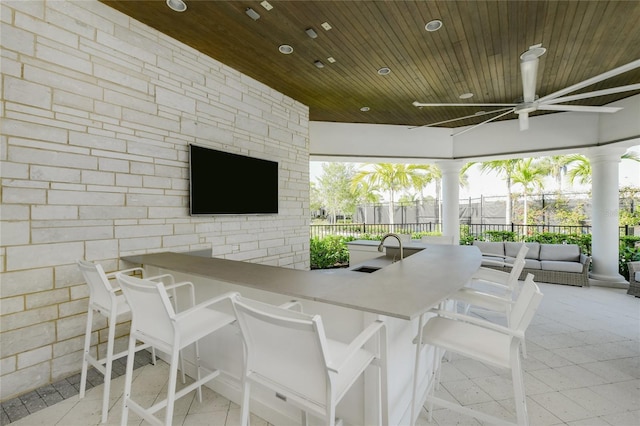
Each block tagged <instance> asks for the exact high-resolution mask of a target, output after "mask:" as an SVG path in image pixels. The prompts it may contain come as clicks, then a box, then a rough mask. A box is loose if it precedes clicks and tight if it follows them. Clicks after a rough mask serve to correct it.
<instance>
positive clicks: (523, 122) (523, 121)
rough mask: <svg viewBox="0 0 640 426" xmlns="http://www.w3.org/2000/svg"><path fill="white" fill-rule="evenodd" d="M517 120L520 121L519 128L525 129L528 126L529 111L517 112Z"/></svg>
mask: <svg viewBox="0 0 640 426" xmlns="http://www.w3.org/2000/svg"><path fill="white" fill-rule="evenodd" d="M518 122H519V123H520V130H521V131H522V130H527V129H528V128H529V113H528V112H521V113H520V114H518Z"/></svg>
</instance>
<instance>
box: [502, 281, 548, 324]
mask: <svg viewBox="0 0 640 426" xmlns="http://www.w3.org/2000/svg"><path fill="white" fill-rule="evenodd" d="M541 301H542V293H541V292H540V289H539V288H538V285H537V284H536V283H535V282H534V281H533V274H527V277H526V278H525V280H524V284H523V285H522V289H521V290H520V294H519V296H518V299H517V300H516V303H515V304H514V305H513V308H511V313H510V319H509V324H510V327H511V328H512V329H514V330H517V331H520V332H522V333H524V332H525V330H526V329H527V327H529V324H530V323H531V320H532V319H533V316H534V315H535V313H536V310H537V309H538V306H539V305H540V302H541Z"/></svg>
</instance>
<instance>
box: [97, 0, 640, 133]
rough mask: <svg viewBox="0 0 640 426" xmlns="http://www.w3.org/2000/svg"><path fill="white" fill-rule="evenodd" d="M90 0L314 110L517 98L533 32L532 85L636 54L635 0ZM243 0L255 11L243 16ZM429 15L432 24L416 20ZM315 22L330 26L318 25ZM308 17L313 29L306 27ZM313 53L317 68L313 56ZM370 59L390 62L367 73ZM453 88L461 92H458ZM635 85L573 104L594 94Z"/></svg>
mask: <svg viewBox="0 0 640 426" xmlns="http://www.w3.org/2000/svg"><path fill="white" fill-rule="evenodd" d="M101 1H102V2H103V3H105V4H107V5H109V6H111V7H113V8H115V9H117V10H119V11H121V12H123V13H125V14H127V15H129V16H131V17H132V18H135V19H136V20H138V21H141V22H143V23H145V24H147V25H149V26H151V27H153V28H156V29H157V30H159V31H161V32H163V33H165V34H167V35H169V36H171V37H173V38H175V39H177V40H179V41H181V42H183V43H185V44H187V45H189V46H191V47H193V48H195V49H197V50H199V51H200V52H202V53H204V54H206V55H208V56H210V57H212V58H215V59H217V60H219V61H220V62H222V63H224V64H227V65H229V66H230V67H232V68H235V69H237V70H239V71H241V72H243V73H245V74H247V75H249V76H251V77H253V78H255V79H256V80H259V81H261V82H263V83H265V84H266V85H268V86H270V87H272V88H274V89H276V90H278V91H280V92H282V93H284V94H286V95H288V96H290V97H291V98H293V99H296V100H298V101H300V102H302V103H304V104H306V105H308V106H309V108H310V119H311V120H317V121H331V122H349V123H384V124H399V125H409V126H421V125H426V124H430V123H434V122H440V121H444V120H449V119H454V118H459V117H463V116H467V115H473V114H476V113H479V112H481V111H487V110H489V108H487V107H424V108H416V107H414V106H412V102H413V101H416V100H417V101H419V102H430V103H432V102H447V103H449V102H450V103H455V102H476V103H480V102H482V103H486V102H491V103H511V102H517V101H518V100H521V98H522V82H521V76H520V65H519V56H520V54H521V53H522V52H524V51H525V50H527V49H528V48H529V46H531V45H534V44H538V43H542V45H543V47H545V48H546V49H547V52H546V54H545V55H544V56H542V57H541V58H540V65H539V69H538V79H537V90H536V93H537V94H538V95H539V96H540V97H542V96H545V95H547V94H550V93H553V92H555V91H557V90H560V89H563V88H565V87H567V86H570V85H572V84H575V83H578V82H581V81H583V80H586V79H588V78H590V77H593V76H596V75H598V74H601V73H603V72H606V71H609V70H611V69H613V68H616V67H619V66H622V65H624V64H627V63H629V62H632V61H634V60H637V59H640V30H639V29H638V28H639V27H638V25H639V24H638V23H639V22H640V1H635V0H634V1H604V0H599V1H330V0H320V1H301V0H298V1H291V0H289V1H277V0H269V3H270V4H271V5H272V6H273V9H272V10H270V11H267V10H266V9H265V8H264V7H263V6H261V3H260V1H256V0H245V1H204V0H197V1H196V0H185V2H186V4H187V10H186V11H185V12H182V13H178V12H174V11H172V10H171V9H169V7H167V5H166V1H165V0H155V1H136V0H101ZM249 7H250V8H252V9H253V10H254V11H256V12H257V13H258V14H259V15H260V18H259V19H257V20H253V19H251V18H250V17H249V16H247V14H246V13H245V10H246V9H247V8H249ZM434 19H438V20H441V21H442V23H443V27H442V28H441V29H440V30H439V31H436V32H428V31H425V24H426V23H427V22H429V21H431V20H434ZM325 22H327V23H329V24H330V26H331V27H332V28H331V29H330V30H328V31H327V30H325V29H323V27H322V24H323V23H325ZM308 28H313V29H314V30H315V32H316V33H317V34H318V37H317V38H315V39H312V38H310V37H309V36H308V35H307V34H306V33H305V30H306V29H308ZM282 44H288V45H290V46H292V47H293V48H294V51H293V53H292V54H290V55H283V54H281V53H280V52H279V51H278V47H279V46H280V45H282ZM329 57H332V58H334V59H335V63H330V62H329V60H328V59H327V58H329ZM318 60H319V61H321V62H322V63H323V64H324V68H318V67H316V66H315V65H314V62H315V61H318ZM382 67H389V68H390V69H391V73H389V74H388V75H384V76H383V75H379V74H378V73H377V70H378V69H380V68H382ZM634 83H640V69H635V70H632V71H628V72H626V73H623V74H621V75H619V76H616V77H614V78H611V79H608V80H605V81H603V82H601V83H597V84H595V85H592V86H589V87H587V88H585V89H583V90H581V92H589V91H593V90H600V89H605V88H610V87H616V86H622V85H627V84H634ZM463 93H473V97H472V98H470V99H467V100H461V99H459V98H458V97H459V95H461V94H463ZM575 93H580V92H575ZM637 93H640V91H634V92H626V93H620V94H616V95H609V96H604V97H597V98H590V99H586V100H581V101H576V102H574V104H577V105H603V104H606V103H609V102H612V101H614V100H617V99H622V98H625V97H627V96H631V95H634V94H637ZM572 94H574V93H572ZM362 107H368V108H369V111H368V112H362V111H361V110H360V109H361V108H362ZM496 109H497V108H496ZM540 113H541V112H540V111H538V112H535V113H533V114H532V115H536V114H540ZM488 117H490V115H488V116H482V117H477V118H473V119H467V120H461V121H455V122H452V123H449V124H446V125H445V126H448V127H457V126H463V125H469V124H475V123H478V122H480V121H483V120H485V119H487V118H488ZM504 119H517V116H516V115H515V114H508V115H507V116H506V117H505V118H504Z"/></svg>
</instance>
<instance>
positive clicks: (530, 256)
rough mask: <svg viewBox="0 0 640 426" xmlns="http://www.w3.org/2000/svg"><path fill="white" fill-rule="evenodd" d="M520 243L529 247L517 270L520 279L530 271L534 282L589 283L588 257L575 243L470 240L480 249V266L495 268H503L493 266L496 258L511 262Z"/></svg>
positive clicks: (502, 268) (580, 285)
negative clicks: (523, 262) (481, 259)
mask: <svg viewBox="0 0 640 426" xmlns="http://www.w3.org/2000/svg"><path fill="white" fill-rule="evenodd" d="M522 244H525V245H527V246H528V247H529V251H528V252H527V254H526V256H525V266H524V268H523V270H522V272H521V274H520V278H519V279H520V280H524V279H525V277H526V276H527V274H533V275H534V277H535V280H536V281H537V282H545V283H553V284H566V285H574V286H579V287H583V286H588V285H589V265H590V263H591V257H589V256H586V255H584V254H582V253H581V252H580V247H579V246H578V245H576V244H541V243H536V242H528V243H517V242H511V241H504V242H490V241H474V242H473V245H475V246H477V247H478V248H479V249H480V251H481V252H482V256H483V263H482V266H486V267H489V268H495V269H498V270H505V268H504V267H503V266H496V265H495V262H496V261H498V262H506V263H513V261H514V259H515V257H516V256H517V253H518V250H519V249H520V247H521V246H522Z"/></svg>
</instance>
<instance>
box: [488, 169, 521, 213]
mask: <svg viewBox="0 0 640 426" xmlns="http://www.w3.org/2000/svg"><path fill="white" fill-rule="evenodd" d="M520 161H521V160H520V159H511V160H494V161H486V162H483V163H481V164H480V170H481V171H482V172H487V171H492V172H496V173H497V174H498V176H499V177H502V178H503V179H504V180H505V182H506V184H507V209H506V210H507V212H506V215H505V216H506V218H505V223H507V224H510V223H511V222H512V213H511V211H512V205H511V204H512V201H511V192H512V190H511V186H512V182H511V179H512V176H513V174H514V172H515V170H516V166H517V165H518V163H519V162H520Z"/></svg>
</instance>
